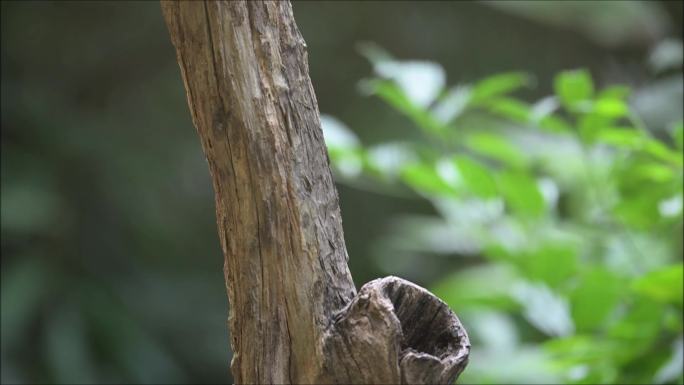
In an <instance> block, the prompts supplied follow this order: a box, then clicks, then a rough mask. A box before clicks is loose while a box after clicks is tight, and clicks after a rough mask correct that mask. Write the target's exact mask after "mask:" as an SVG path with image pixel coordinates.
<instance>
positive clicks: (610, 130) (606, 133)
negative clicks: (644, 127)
mask: <svg viewBox="0 0 684 385" xmlns="http://www.w3.org/2000/svg"><path fill="white" fill-rule="evenodd" d="M594 139H595V140H597V141H599V142H602V143H606V144H611V145H614V146H617V147H623V148H629V149H638V148H640V147H641V146H642V145H643V143H644V135H643V134H642V133H641V132H640V131H637V130H636V129H633V128H630V127H607V128H603V129H601V130H599V131H598V132H596V133H595V134H594Z"/></svg>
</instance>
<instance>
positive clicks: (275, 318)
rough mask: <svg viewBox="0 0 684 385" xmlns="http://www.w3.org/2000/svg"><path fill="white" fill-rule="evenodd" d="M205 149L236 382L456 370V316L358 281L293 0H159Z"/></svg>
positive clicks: (390, 282)
mask: <svg viewBox="0 0 684 385" xmlns="http://www.w3.org/2000/svg"><path fill="white" fill-rule="evenodd" d="M162 10H163V14H164V18H165V20H166V23H167V25H168V28H169V32H170V35H171V39H172V41H173V44H174V46H175V47H176V53H177V58H178V63H179V65H180V68H181V73H182V76H183V81H184V83H185V88H186V91H187V98H188V104H189V106H190V111H191V113H192V119H193V122H194V125H195V127H196V128H197V132H198V133H199V136H200V138H201V142H202V147H203V149H204V153H205V155H206V157H207V161H208V163H209V169H210V172H211V175H212V179H213V184H214V190H215V197H216V214H217V224H218V229H219V238H220V240H221V245H222V248H223V253H224V255H225V265H224V266H225V268H224V271H225V277H226V287H227V290H228V297H229V300H230V303H231V308H232V310H231V315H230V317H229V319H230V331H231V336H232V347H233V354H234V355H233V361H232V364H231V367H232V371H233V376H234V378H235V381H236V382H237V383H317V382H322V383H400V382H402V383H419V382H425V383H448V382H451V381H453V380H454V379H455V378H456V376H457V375H458V374H459V373H460V371H461V370H463V368H464V367H465V365H466V361H467V356H468V351H469V348H470V346H469V342H468V338H467V336H466V334H465V331H464V330H463V328H462V326H461V324H460V322H459V321H458V318H457V317H456V316H455V315H454V314H453V313H452V312H451V311H450V310H449V309H448V307H447V306H446V305H445V304H444V303H443V302H441V301H440V300H439V299H437V298H436V297H434V296H433V295H431V294H430V293H429V292H427V291H426V290H424V289H422V288H420V287H418V286H416V285H414V284H412V283H410V282H407V281H404V280H402V279H399V278H395V277H389V278H384V279H381V280H376V281H373V282H370V283H368V284H367V285H365V286H364V287H363V288H361V290H360V292H359V293H358V294H357V293H356V290H355V288H354V284H353V281H352V278H351V275H350V273H349V269H348V267H347V259H348V257H347V251H346V248H345V244H344V238H343V234H342V222H341V218H340V210H339V204H338V198H337V192H336V190H335V186H334V184H333V179H332V176H331V172H330V167H329V165H328V158H327V155H326V150H325V144H324V142H323V136H322V132H321V129H320V122H319V113H318V106H317V103H316V98H315V96H314V91H313V88H312V86H311V81H310V79H309V74H308V63H307V56H306V45H305V44H304V40H303V39H302V37H301V35H300V33H299V31H298V29H297V26H296V25H295V22H294V18H293V15H292V8H291V5H290V3H289V2H287V1H275V2H261V1H247V2H242V1H228V2H218V1H207V2H199V1H187V2H163V3H162Z"/></svg>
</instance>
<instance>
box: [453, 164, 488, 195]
mask: <svg viewBox="0 0 684 385" xmlns="http://www.w3.org/2000/svg"><path fill="white" fill-rule="evenodd" d="M454 163H455V164H456V167H457V168H458V171H459V173H460V174H461V178H463V181H464V182H465V184H466V186H467V188H468V189H469V190H470V191H471V192H473V193H474V194H475V195H478V196H480V197H483V198H492V197H495V196H496V195H497V188H496V183H495V181H494V178H492V173H493V171H492V170H489V169H488V168H487V167H485V166H484V165H482V164H481V163H479V162H477V161H475V160H473V159H471V158H468V157H465V156H457V157H455V158H454Z"/></svg>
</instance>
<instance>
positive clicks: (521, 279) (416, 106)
mask: <svg viewBox="0 0 684 385" xmlns="http://www.w3.org/2000/svg"><path fill="white" fill-rule="evenodd" d="M360 51H361V52H362V53H363V54H365V55H366V56H367V57H368V59H369V60H370V61H371V63H372V65H373V69H374V72H375V76H374V77H373V78H371V79H366V80H363V81H362V82H361V84H360V87H361V89H362V90H363V92H365V93H367V94H370V95H374V96H377V97H379V98H381V99H382V100H384V101H385V102H386V103H387V104H389V105H390V106H392V107H393V108H394V109H395V110H396V111H397V112H399V113H401V114H403V115H405V116H406V117H407V118H408V119H410V120H411V121H412V122H413V123H414V124H415V127H416V128H417V129H418V130H420V131H421V132H422V133H423V138H422V140H421V139H418V140H413V141H401V142H400V143H394V142H392V143H381V144H378V145H374V146H363V145H362V144H361V143H360V141H359V140H358V139H357V138H356V137H355V136H354V134H353V133H352V132H351V131H350V130H349V129H348V128H347V127H346V126H345V125H344V124H342V123H341V122H340V121H339V120H337V119H335V118H332V117H326V116H324V117H323V129H324V134H325V137H326V142H327V145H328V148H329V153H330V158H331V160H332V162H333V164H334V166H335V170H336V174H337V176H338V178H339V180H341V181H342V182H348V183H351V184H352V185H354V184H358V183H359V180H364V179H365V183H377V184H384V185H391V186H398V185H400V186H402V187H401V188H404V189H407V190H410V191H411V192H413V193H415V194H417V195H419V196H421V197H422V198H423V199H426V200H427V201H429V202H430V203H431V204H432V205H433V206H434V208H435V210H436V216H435V217H433V218H413V219H411V220H409V222H408V225H407V226H404V227H403V228H401V229H400V233H399V234H396V237H397V239H400V238H403V239H405V241H404V243H402V244H399V245H397V244H395V245H394V246H395V248H397V247H398V248H402V247H403V246H407V247H408V249H409V250H410V249H411V248H414V250H415V248H418V249H420V248H422V249H423V250H425V249H428V250H431V251H433V252H435V253H445V254H454V252H455V253H456V254H458V255H459V256H460V257H461V258H471V259H473V261H472V262H471V263H470V266H468V267H465V268H462V269H460V270H458V271H456V272H454V273H453V274H450V275H449V274H448V275H446V276H445V277H444V278H443V279H442V280H441V281H439V282H437V283H435V284H433V285H432V289H433V290H434V292H435V293H436V294H437V295H438V296H440V297H441V298H443V299H444V300H445V301H446V302H447V303H448V304H449V305H450V306H451V307H452V309H454V310H455V311H456V312H457V313H458V314H459V315H460V316H461V317H462V319H463V321H464V324H465V326H466V328H467V330H469V331H470V334H471V337H472V340H473V355H472V359H471V364H470V366H469V368H468V369H467V370H466V371H465V373H464V374H463V376H462V381H463V382H464V383H512V382H516V383H549V382H562V383H578V384H595V383H615V384H622V383H682V381H684V377H683V374H682V350H683V344H684V342H683V339H682V333H683V321H682V292H683V290H684V288H683V284H682V277H683V276H684V272H683V271H682V238H681V231H682V183H683V180H682V178H683V175H682V166H683V158H682V151H683V149H682V121H681V114H680V115H679V116H678V117H673V119H677V120H672V121H669V122H667V125H666V127H665V129H664V131H663V132H662V135H659V136H656V134H655V133H654V130H651V129H649V128H648V127H646V126H644V123H643V122H642V121H641V119H640V118H639V116H638V114H637V113H635V111H634V109H633V108H632V107H631V106H630V104H629V101H628V98H629V95H630V89H629V87H626V86H622V85H610V86H605V87H599V86H598V85H596V84H595V83H594V80H593V79H592V76H591V74H590V73H589V72H588V71H587V70H583V69H579V70H568V71H563V72H561V73H559V74H558V75H556V76H555V78H554V81H553V90H554V94H553V95H551V96H547V97H543V98H541V99H539V100H537V101H535V102H532V103H529V102H527V101H525V100H524V99H522V98H520V97H515V96H513V95H514V94H515V92H516V91H518V90H520V89H521V88H524V87H529V86H530V85H531V84H534V81H533V79H534V78H533V76H532V75H531V74H525V73H521V72H507V73H502V74H498V75H493V76H489V77H487V78H485V79H482V80H480V81H477V82H474V83H472V84H458V85H456V86H453V87H450V88H448V87H446V82H445V78H446V77H445V73H444V70H443V69H442V68H441V67H440V66H439V65H438V64H435V63H431V62H425V61H399V60H395V59H392V58H391V57H390V55H389V54H388V53H387V52H385V51H383V50H382V49H380V48H379V47H377V46H374V45H370V44H366V45H363V46H361V47H360ZM679 65H680V66H681V62H680V63H679ZM676 102H677V101H671V102H670V103H676ZM426 222H427V223H431V226H430V227H429V230H426V229H425V224H426Z"/></svg>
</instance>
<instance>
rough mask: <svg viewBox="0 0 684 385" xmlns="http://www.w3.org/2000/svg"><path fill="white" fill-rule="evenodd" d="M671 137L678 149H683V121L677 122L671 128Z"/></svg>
mask: <svg viewBox="0 0 684 385" xmlns="http://www.w3.org/2000/svg"><path fill="white" fill-rule="evenodd" d="M672 137H673V138H674V142H675V145H676V146H677V148H678V149H679V151H682V150H684V123H683V122H679V123H677V124H676V125H675V126H674V129H673V130H672Z"/></svg>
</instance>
